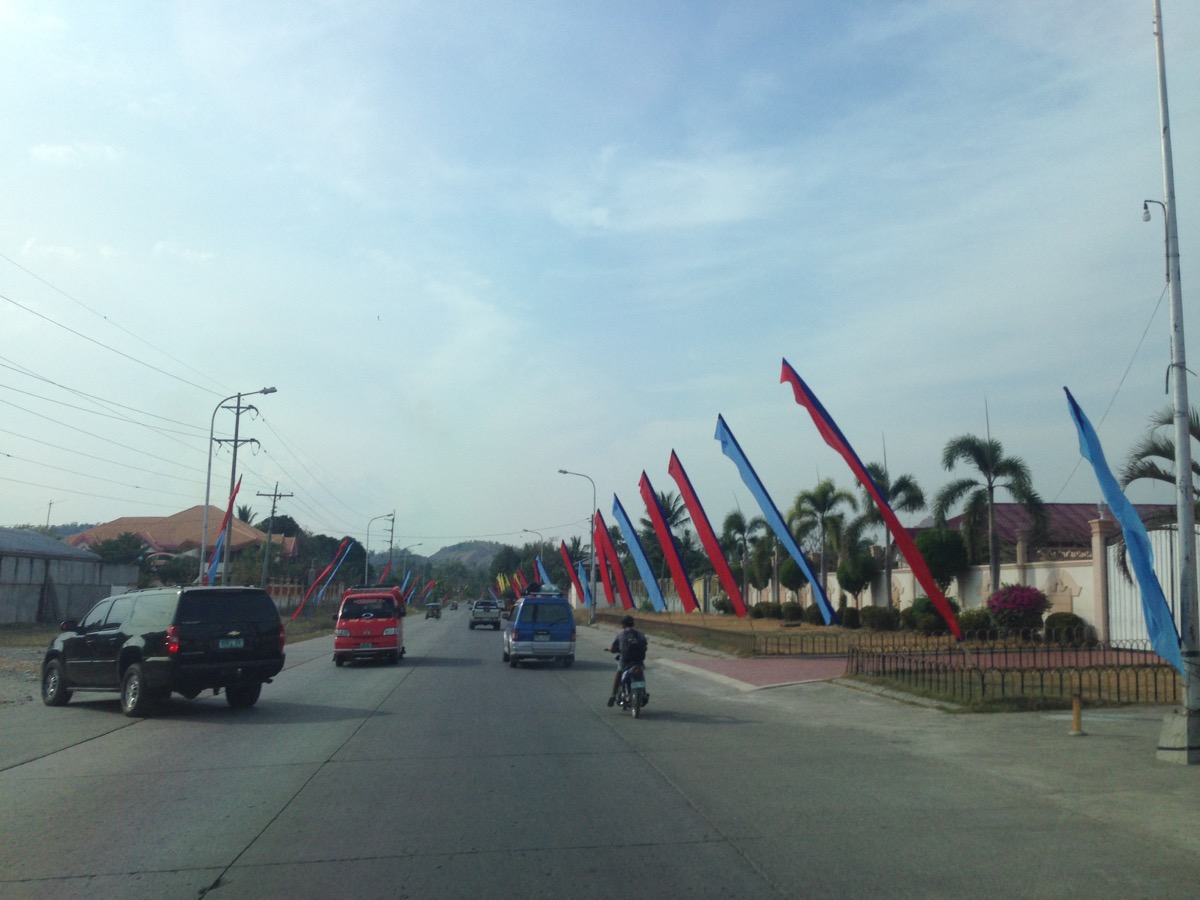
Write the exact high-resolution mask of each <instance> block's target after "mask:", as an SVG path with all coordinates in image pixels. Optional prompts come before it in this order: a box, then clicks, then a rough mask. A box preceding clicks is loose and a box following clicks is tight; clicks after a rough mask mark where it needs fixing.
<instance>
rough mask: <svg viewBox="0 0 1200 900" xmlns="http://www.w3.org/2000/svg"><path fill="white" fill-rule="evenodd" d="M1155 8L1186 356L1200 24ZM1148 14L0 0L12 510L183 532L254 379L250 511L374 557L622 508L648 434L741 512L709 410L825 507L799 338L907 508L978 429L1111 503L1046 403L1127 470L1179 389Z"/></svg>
mask: <svg viewBox="0 0 1200 900" xmlns="http://www.w3.org/2000/svg"><path fill="white" fill-rule="evenodd" d="M1163 7H1164V9H1163V19H1164V34H1165V43H1166V62H1167V83H1168V90H1169V92H1170V94H1169V99H1170V115H1171V135H1172V142H1173V150H1174V159H1175V186H1176V205H1177V210H1178V220H1179V234H1180V256H1181V268H1182V272H1183V277H1182V278H1181V284H1182V287H1183V299H1184V323H1185V326H1187V327H1188V329H1189V331H1188V334H1192V333H1195V327H1196V324H1197V322H1198V321H1200V320H1198V318H1197V317H1198V316H1200V309H1197V305H1196V303H1195V301H1194V299H1193V298H1194V296H1195V294H1194V292H1193V291H1190V290H1189V285H1194V284H1196V283H1198V281H1197V280H1195V279H1196V277H1195V276H1194V275H1193V274H1192V273H1193V272H1195V271H1196V268H1195V267H1194V261H1196V260H1200V254H1198V253H1197V252H1196V251H1197V250H1198V249H1200V181H1198V178H1200V172H1198V171H1197V168H1196V164H1195V163H1196V160H1198V159H1200V56H1198V55H1197V54H1196V53H1195V47H1196V46H1200V6H1198V5H1196V4H1195V3H1192V2H1184V0H1163ZM1152 22H1153V4H1152V2H1151V0H1144V2H1129V0H1078V2H1075V0H1061V2H1045V0H1028V2H1021V0H1013V2H1004V3H976V2H958V0H910V2H870V0H863V2H854V3H829V2H824V0H822V2H816V0H812V2H808V0H791V2H779V3H774V2H766V0H761V2H760V0H751V2H746V3H737V4H728V3H716V2H705V0H686V2H654V0H650V2H647V0H605V2H552V0H537V2H521V0H506V2H504V3H491V2H447V0H436V2H423V0H413V2H398V0H386V2H384V0H378V2H369V0H363V2H355V0H338V2H317V0H289V2H286V3H284V2H256V3H250V4H247V3H241V2H239V3H233V2H222V0H216V2H205V3H195V2H181V3H172V2H119V0H118V2H112V3H103V4H99V3H85V2H82V0H75V2H44V3H34V2H20V0H0V102H2V106H3V109H4V111H5V112H4V116H3V120H4V126H3V128H0V524H4V525H10V526H11V525H18V524H34V525H40V524H46V523H47V522H49V523H50V524H58V523H65V522H104V521H109V520H111V519H114V518H117V517H120V516H157V515H164V516H165V515H170V514H172V513H174V512H178V511H180V510H183V509H186V508H188V507H191V506H194V505H197V504H200V503H203V502H204V497H205V495H206V479H207V475H208V467H209V463H210V460H211V467H212V478H211V482H210V486H209V487H208V493H209V495H210V497H211V501H212V503H213V505H214V506H218V507H221V506H224V505H225V503H226V502H227V500H228V493H229V487H230V472H231V465H232V452H231V448H232V443H231V440H230V439H231V438H232V436H233V428H234V421H235V415H234V413H233V412H232V411H231V410H230V409H227V408H226V406H225V405H222V401H223V400H224V399H225V398H230V397H234V396H235V395H236V394H237V393H238V392H243V393H245V394H251V393H253V392H255V391H259V390H260V389H262V388H264V387H274V388H276V391H275V392H274V393H271V394H269V395H257V396H250V397H248V398H246V400H245V402H246V403H247V404H250V405H252V406H253V407H255V409H254V410H251V411H247V412H243V414H242V415H241V417H240V419H239V420H238V423H239V424H238V436H239V438H241V439H248V440H253V441H254V442H256V443H244V444H241V445H239V450H238V459H237V464H238V466H237V467H238V472H239V473H240V474H241V476H242V478H243V482H242V487H241V493H240V494H239V496H238V502H239V504H240V503H249V504H250V505H251V506H252V508H253V509H254V511H255V514H256V515H257V516H258V517H259V518H262V517H263V516H266V515H268V514H269V513H270V511H271V498H270V497H269V496H264V495H270V494H273V493H276V492H277V493H279V494H288V495H291V496H287V497H280V498H279V500H278V507H277V511H278V513H280V514H286V515H289V516H291V517H293V518H294V519H295V520H296V521H297V522H298V523H299V524H300V525H301V526H303V527H304V528H306V529H307V530H310V531H314V532H321V533H325V534H330V535H334V536H343V535H351V536H354V537H357V538H359V539H360V540H363V539H364V538H365V537H367V531H368V528H369V529H370V531H371V537H370V544H371V548H372V549H376V548H378V547H381V546H386V544H387V538H388V537H389V536H390V537H391V539H392V540H393V542H394V546H396V547H397V548H401V547H412V548H413V550H414V552H415V553H418V554H421V555H428V554H430V553H432V552H433V551H435V550H437V549H438V548H440V547H444V546H449V545H453V544H456V543H459V542H462V541H468V540H494V541H500V542H503V543H510V544H514V545H521V544H524V543H526V542H532V541H535V540H537V541H540V540H545V541H547V542H548V543H552V544H553V545H554V546H557V543H558V541H559V540H560V539H568V538H570V537H571V536H574V535H581V536H585V535H586V534H587V528H588V526H587V519H588V516H589V514H590V512H591V511H592V509H593V506H592V485H591V484H589V482H588V481H587V480H586V479H584V478H580V477H574V476H564V475H561V474H559V471H558V470H559V469H567V470H569V471H571V472H576V473H582V474H583V475H586V476H588V477H589V478H590V479H591V480H592V482H594V484H595V488H596V493H597V497H596V505H597V506H598V507H599V508H600V509H601V511H602V512H603V513H604V515H605V518H606V519H608V520H609V521H610V523H611V521H612V514H611V509H612V505H613V496H614V494H615V495H616V496H618V497H619V498H620V499H621V501H622V503H623V504H624V505H625V507H626V509H627V510H629V511H630V515H631V517H633V518H635V519H636V518H638V517H639V516H641V515H643V514H644V510H643V508H642V506H641V501H640V498H639V497H638V494H637V485H638V481H639V479H640V477H641V474H642V472H643V471H645V472H646V473H647V475H648V477H649V479H650V481H651V483H652V484H653V485H654V487H655V488H656V489H657V490H659V491H674V490H676V486H675V484H674V482H673V480H672V479H671V478H670V476H669V475H668V474H667V464H668V461H669V459H670V454H671V452H672V451H673V450H674V451H675V452H676V453H677V454H678V456H679V458H680V460H681V462H682V464H683V466H684V467H685V468H686V470H687V472H688V474H689V476H690V477H691V481H692V483H693V485H694V487H695V489H696V492H697V494H698V496H699V498H700V500H701V502H702V503H703V504H704V506H705V508H706V510H707V512H708V515H709V517H710V518H711V519H712V520H713V522H714V524H715V525H716V527H717V528H718V530H719V529H720V522H721V520H722V519H723V518H724V516H725V515H726V514H727V513H729V512H730V511H732V510H734V509H739V508H740V509H741V510H743V511H744V512H746V513H747V514H750V513H753V512H755V511H756V510H755V507H754V501H753V500H752V498H751V496H750V494H749V493H748V491H746V490H745V488H744V487H743V485H742V483H741V481H740V479H739V477H738V474H737V470H736V468H735V467H734V465H733V464H732V463H731V462H730V461H729V460H728V459H726V458H725V457H724V456H723V455H722V454H721V451H720V445H719V444H718V443H717V441H716V440H715V439H714V432H715V429H716V421H717V416H718V414H720V415H723V416H724V418H725V420H726V422H727V423H728V425H729V428H730V430H731V431H732V432H733V433H734V434H735V435H736V437H737V439H738V441H739V442H740V444H741V446H742V448H743V450H744V451H745V453H746V455H747V456H748V457H749V459H750V460H751V462H752V463H753V464H754V465H755V467H756V468H757V470H758V473H759V475H760V476H761V478H762V481H763V482H764V484H765V485H766V487H767V490H768V491H769V492H770V493H771V495H772V497H773V498H774V500H775V502H776V505H777V506H779V507H781V508H783V509H784V510H786V509H787V508H788V507H790V506H791V503H792V501H793V499H794V498H795V496H796V494H797V493H799V492H800V491H803V490H808V489H811V488H812V487H813V486H814V485H815V484H816V483H817V481H818V480H819V479H821V478H833V479H834V481H835V482H836V483H837V484H838V485H839V486H840V487H844V488H847V489H851V488H853V487H854V481H853V477H852V475H851V474H850V471H849V470H848V469H847V468H846V466H845V464H844V463H843V462H842V460H841V459H840V458H839V457H838V456H837V455H836V453H834V451H833V450H831V449H830V448H829V447H827V446H826V445H825V444H824V443H823V442H822V441H821V439H820V437H819V435H818V434H817V431H816V429H815V428H814V427H813V425H812V422H811V421H810V420H809V419H808V416H807V413H805V411H804V410H803V409H802V408H800V407H799V406H797V405H796V404H795V402H794V400H793V399H792V395H791V390H790V388H789V387H787V386H786V385H781V384H780V383H779V376H780V362H781V360H782V359H784V358H786V359H787V360H788V361H789V362H790V363H791V364H792V365H793V367H795V369H796V370H797V372H798V373H799V374H800V376H801V377H802V378H804V379H805V381H806V382H807V383H808V385H809V387H810V388H811V389H812V390H813V391H814V393H815V394H816V395H817V397H818V398H819V399H820V400H821V402H822V403H823V404H824V406H825V408H826V409H827V410H828V411H829V413H830V414H831V415H832V416H833V417H834V418H835V419H836V420H837V422H838V424H839V425H840V427H841V430H842V431H843V432H844V434H845V435H846V437H847V438H848V440H849V441H850V442H851V443H852V444H853V445H854V446H855V448H856V450H857V451H858V454H859V456H860V457H862V458H863V460H864V461H876V460H877V461H884V460H885V459H886V463H887V465H888V468H889V470H890V472H891V473H892V474H893V477H896V476H898V475H901V474H909V475H912V476H913V477H914V478H916V480H917V481H918V483H919V484H920V485H921V487H922V488H923V489H924V491H925V493H926V495H927V496H928V497H929V498H930V500H932V498H933V496H934V495H935V494H936V493H937V491H938V490H939V489H940V488H941V487H942V486H943V485H944V484H946V483H948V482H949V481H950V480H952V479H953V478H957V477H961V476H964V475H968V474H971V473H970V470H967V469H962V468H960V469H958V470H956V471H954V472H947V471H946V470H945V469H943V467H942V465H941V454H942V448H943V447H944V446H945V445H946V443H947V442H948V441H949V440H950V439H951V438H953V437H955V436H958V435H962V434H973V435H976V436H980V437H983V436H986V435H987V434H989V433H990V434H991V436H992V437H993V438H995V439H997V440H999V441H1000V442H1001V443H1002V444H1003V447H1004V450H1005V452H1006V453H1008V454H1010V455H1014V456H1018V457H1020V458H1022V459H1023V460H1025V462H1026V463H1027V464H1028V465H1029V467H1030V470H1031V472H1032V476H1033V481H1034V486H1035V488H1036V489H1037V490H1038V491H1039V493H1040V494H1041V495H1042V497H1043V499H1045V500H1047V501H1054V502H1089V503H1091V502H1097V501H1098V500H1099V496H1100V493H1099V489H1098V488H1097V486H1096V483H1095V479H1094V477H1093V476H1092V474H1091V472H1090V471H1089V470H1088V469H1087V466H1086V463H1084V464H1082V465H1081V463H1080V456H1079V448H1078V442H1077V439H1076V437H1075V433H1074V428H1073V425H1072V423H1071V420H1070V418H1069V415H1068V412H1067V406H1066V402H1065V399H1064V395H1063V391H1062V388H1063V386H1068V387H1070V389H1071V391H1072V393H1073V394H1074V395H1075V397H1076V398H1077V400H1078V401H1079V403H1080V405H1081V406H1082V408H1083V410H1084V411H1085V413H1087V415H1088V416H1089V417H1090V418H1091V420H1092V422H1093V424H1095V425H1096V428H1097V431H1098V433H1099V435H1100V438H1101V440H1102V441H1103V442H1104V445H1105V449H1106V453H1107V455H1108V457H1109V459H1110V461H1111V462H1113V464H1114V465H1117V464H1119V463H1120V461H1121V460H1122V459H1123V458H1124V457H1125V455H1126V454H1127V452H1128V450H1129V448H1130V447H1131V446H1132V445H1133V444H1134V442H1135V441H1136V440H1137V439H1138V438H1139V437H1141V436H1142V434H1143V433H1144V432H1145V430H1146V427H1147V421H1148V419H1149V417H1150V415H1151V414H1152V413H1153V412H1155V411H1156V410H1159V409H1161V408H1162V407H1164V406H1165V405H1167V404H1169V403H1170V397H1169V395H1168V394H1167V393H1166V392H1165V385H1166V373H1167V368H1168V363H1169V359H1170V350H1169V299H1168V297H1167V292H1166V285H1165V281H1164V256H1165V254H1164V242H1163V235H1164V227H1163V219H1162V216H1161V213H1160V210H1159V208H1158V207H1154V206H1152V207H1151V208H1152V217H1153V218H1152V221H1151V222H1150V223H1149V224H1147V223H1145V222H1143V221H1142V202H1143V200H1145V199H1157V200H1162V199H1163V197H1164V184H1163V163H1162V144H1161V126H1160V120H1159V103H1158V81H1157V71H1156V61H1155V42H1154V35H1153V28H1152ZM1196 352H1200V350H1198V351H1196ZM1191 389H1192V392H1193V393H1194V392H1195V391H1197V390H1200V386H1197V385H1196V384H1195V379H1192V388H1191ZM228 405H229V406H232V405H233V403H232V402H231V403H230V404H228ZM210 429H211V433H212V434H213V435H214V436H215V437H216V438H218V439H220V440H219V442H216V443H213V444H210V442H209V435H210ZM210 450H211V451H212V452H211V455H210ZM1131 496H1132V497H1133V499H1135V501H1139V502H1151V501H1153V502H1171V493H1170V491H1169V490H1165V491H1160V492H1157V493H1156V492H1154V491H1146V490H1144V489H1143V490H1142V491H1141V492H1140V493H1139V492H1134V493H1133V494H1131ZM392 512H394V513H395V520H394V528H393V525H392V523H391V522H390V521H389V520H388V519H382V520H380V518H379V517H382V516H385V515H387V514H390V513H392ZM902 518H903V520H904V521H906V522H908V523H910V524H911V523H915V522H916V521H918V520H919V519H920V518H921V515H920V514H912V515H908V516H905V517H902Z"/></svg>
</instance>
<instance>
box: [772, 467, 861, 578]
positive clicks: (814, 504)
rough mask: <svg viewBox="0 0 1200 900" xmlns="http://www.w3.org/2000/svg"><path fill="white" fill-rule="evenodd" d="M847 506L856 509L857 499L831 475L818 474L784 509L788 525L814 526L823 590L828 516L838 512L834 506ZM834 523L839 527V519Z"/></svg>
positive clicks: (805, 527)
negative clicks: (812, 482) (817, 534)
mask: <svg viewBox="0 0 1200 900" xmlns="http://www.w3.org/2000/svg"><path fill="white" fill-rule="evenodd" d="M842 506H848V507H850V509H852V510H854V511H855V512H857V511H858V499H857V498H856V497H855V496H854V495H853V494H852V493H850V492H849V491H847V490H844V489H842V488H839V487H838V486H837V485H835V484H834V483H833V479H832V478H822V479H821V480H820V481H819V482H817V486H816V487H815V488H813V489H812V490H811V491H801V492H800V493H799V494H797V495H796V500H795V502H794V503H793V504H792V509H791V511H790V512H789V513H788V516H787V523H788V527H789V528H791V529H793V530H796V529H798V528H799V529H804V530H809V529H812V528H813V527H815V528H816V529H817V532H818V533H819V537H820V540H821V565H820V570H821V575H820V577H821V589H822V590H826V585H827V583H828V582H827V579H828V574H829V570H828V566H827V565H826V561H825V559H826V553H825V548H826V546H827V545H828V543H829V539H828V537H829V528H830V525H831V523H830V518H831V517H835V516H837V515H838V509H839V508H840V507H842ZM837 524H838V527H839V528H840V527H841V522H840V521H839V522H838V523H837Z"/></svg>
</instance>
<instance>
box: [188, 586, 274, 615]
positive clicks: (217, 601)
mask: <svg viewBox="0 0 1200 900" xmlns="http://www.w3.org/2000/svg"><path fill="white" fill-rule="evenodd" d="M278 621H279V611H278V610H277V609H275V604H274V603H273V602H271V598H270V597H269V596H268V595H267V594H266V593H265V592H264V591H260V590H257V589H254V590H245V591H236V592H235V591H220V592H215V591H214V592H211V593H210V592H208V591H185V592H184V594H183V596H182V597H181V598H180V600H179V623H180V624H190V623H194V622H278Z"/></svg>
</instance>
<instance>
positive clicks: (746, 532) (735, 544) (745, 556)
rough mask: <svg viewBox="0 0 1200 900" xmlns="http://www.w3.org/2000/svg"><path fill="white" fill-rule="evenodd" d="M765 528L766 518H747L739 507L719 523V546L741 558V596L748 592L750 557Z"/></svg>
mask: <svg viewBox="0 0 1200 900" xmlns="http://www.w3.org/2000/svg"><path fill="white" fill-rule="evenodd" d="M766 530H767V520H766V519H764V518H763V517H762V516H754V517H753V518H750V519H747V518H746V517H745V516H744V515H743V514H742V511H741V510H740V509H738V510H734V511H733V512H731V513H730V514H729V515H727V516H726V517H725V521H724V522H722V523H721V548H722V549H723V550H724V551H725V552H726V553H736V554H737V555H738V558H739V559H740V560H741V570H742V596H743V598H744V597H746V596H747V595H748V594H749V577H750V557H751V555H752V554H753V551H754V547H755V545H756V544H757V543H758V539H759V536H760V535H762V533H763V532H765V531H766Z"/></svg>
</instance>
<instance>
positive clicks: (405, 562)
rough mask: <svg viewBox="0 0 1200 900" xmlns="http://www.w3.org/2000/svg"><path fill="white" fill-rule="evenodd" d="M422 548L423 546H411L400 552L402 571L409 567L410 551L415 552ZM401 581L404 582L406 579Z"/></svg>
mask: <svg viewBox="0 0 1200 900" xmlns="http://www.w3.org/2000/svg"><path fill="white" fill-rule="evenodd" d="M420 546H422V545H421V544H409V545H408V546H407V547H404V548H403V549H402V550H401V551H400V568H401V569H402V570H403V569H405V568H406V567H407V566H408V551H409V550H415V549H416V548H417V547H420ZM400 580H401V581H403V580H404V579H403V578H401V579H400Z"/></svg>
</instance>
